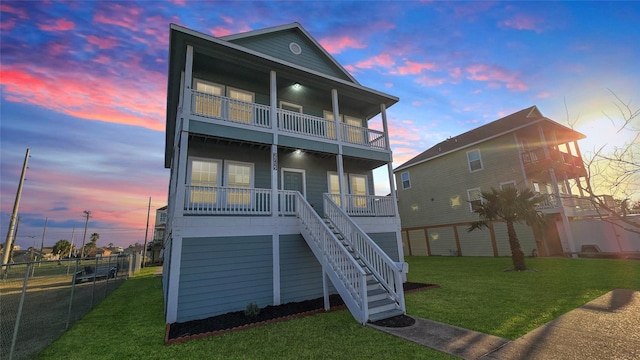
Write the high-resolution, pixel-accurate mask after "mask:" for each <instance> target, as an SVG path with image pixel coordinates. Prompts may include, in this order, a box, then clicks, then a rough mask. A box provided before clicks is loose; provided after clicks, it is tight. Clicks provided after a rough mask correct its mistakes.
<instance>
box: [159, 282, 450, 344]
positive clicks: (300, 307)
mask: <svg viewBox="0 0 640 360" xmlns="http://www.w3.org/2000/svg"><path fill="white" fill-rule="evenodd" d="M438 287H439V286H438V285H433V284H422V283H411V282H406V283H405V284H404V290H405V294H407V293H411V292H415V291H422V290H428V289H435V288H438ZM329 302H330V305H331V309H332V310H334V309H340V308H344V302H343V301H342V299H341V298H340V296H339V295H337V294H336V295H330V296H329ZM323 311H324V299H323V298H322V297H320V298H317V299H313V300H306V301H300V302H290V303H286V304H282V305H269V306H266V307H264V308H261V309H260V313H259V314H258V315H257V316H255V317H249V316H246V315H245V314H244V310H241V311H235V312H230V313H226V314H222V315H218V316H213V317H210V318H207V319H202V320H192V321H187V322H183V323H173V324H169V325H167V330H166V335H165V343H167V344H172V343H176V342H183V341H186V340H191V339H196V338H202V337H207V336H211V335H219V334H224V333H227V332H230V331H237V330H242V329H247V328H250V327H254V326H257V325H261V324H269V323H274V322H280V321H285V320H289V319H293V318H297V317H302V316H308V315H312V314H317V313H320V312H323ZM413 322H415V320H413V319H412V318H410V317H408V316H406V315H401V316H396V317H394V318H390V319H385V320H380V321H376V322H374V323H373V324H375V325H378V326H386V327H404V326H410V325H413Z"/></svg>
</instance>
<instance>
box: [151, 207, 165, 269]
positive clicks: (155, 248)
mask: <svg viewBox="0 0 640 360" xmlns="http://www.w3.org/2000/svg"><path fill="white" fill-rule="evenodd" d="M166 224H167V206H166V205H165V206H163V207H161V208H158V209H156V220H155V225H154V227H153V240H152V241H151V242H150V243H149V244H147V262H149V263H152V264H155V263H160V262H162V255H163V251H162V249H163V246H164V229H165V226H166Z"/></svg>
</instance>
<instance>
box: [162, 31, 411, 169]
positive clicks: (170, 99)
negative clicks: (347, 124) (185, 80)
mask: <svg viewBox="0 0 640 360" xmlns="http://www.w3.org/2000/svg"><path fill="white" fill-rule="evenodd" d="M169 29H170V30H169V54H168V56H169V61H168V67H169V69H168V76H167V112H166V130H165V161H164V165H165V168H169V167H170V166H171V154H172V152H173V145H174V144H173V142H174V137H175V129H176V119H177V114H178V104H179V102H180V96H181V94H180V84H181V80H182V79H181V76H182V71H183V70H184V68H185V62H186V49H187V45H191V46H193V47H194V51H195V52H200V51H201V52H203V53H206V54H208V55H211V54H213V55H214V56H217V57H224V58H225V59H226V60H227V61H230V62H234V61H239V60H242V61H243V62H244V63H245V64H246V63H251V64H255V66H261V67H266V68H268V69H272V70H276V71H286V72H288V73H289V74H293V75H292V76H300V77H305V78H306V79H309V80H310V81H311V82H316V83H321V82H325V83H330V84H331V86H332V87H333V88H335V89H337V90H338V91H339V92H341V93H343V94H348V95H349V96H350V97H352V98H355V99H362V100H363V104H364V103H365V100H366V104H367V107H368V108H367V109H366V111H368V112H369V113H368V115H370V116H371V117H373V116H374V115H375V114H377V113H379V112H380V104H384V105H385V106H386V107H387V108H389V107H391V106H392V105H393V104H395V103H397V102H398V101H399V99H398V98H397V97H395V96H392V95H389V94H385V93H383V92H381V91H378V90H375V89H371V88H368V87H366V86H362V85H360V84H359V83H358V82H357V81H355V80H354V79H353V77H352V76H351V75H350V74H349V73H348V72H347V71H346V70H345V69H344V68H343V67H342V66H340V65H339V64H338V63H337V62H336V61H335V59H334V58H333V57H332V56H331V55H329V54H328V53H327V52H326V50H324V49H323V48H322V46H320V44H318V42H317V41H315V40H314V39H313V38H312V37H311V36H310V35H309V34H308V33H307V32H306V31H305V30H304V29H302V27H301V26H300V24H298V23H293V24H289V25H282V26H278V27H273V28H268V29H264V30H257V31H251V32H247V33H243V34H238V35H230V36H226V37H219V38H217V37H213V36H211V35H208V34H204V33H201V32H198V31H195V30H191V29H188V28H185V27H183V26H180V25H176V24H170V26H169ZM291 30H293V31H295V32H297V33H298V34H300V36H302V37H303V38H304V39H306V40H307V41H308V42H309V43H310V44H312V45H313V48H314V49H315V48H316V47H317V49H315V50H316V53H317V54H322V56H323V57H324V58H326V61H327V63H331V64H332V66H333V67H332V68H333V69H336V72H335V73H334V74H331V73H327V72H323V71H319V70H317V69H314V68H312V67H308V66H306V64H305V63H294V62H291V61H287V60H286V59H283V58H282V57H277V56H274V55H273V54H271V53H270V52H268V51H266V52H261V51H257V50H254V49H252V48H250V47H247V46H243V45H248V46H251V45H250V44H245V43H244V42H242V41H241V40H243V39H247V38H251V37H260V36H261V35H265V34H272V33H277V32H280V31H291ZM234 41H236V42H242V43H243V45H239V44H236V43H234ZM253 45H255V44H253ZM336 75H339V76H336Z"/></svg>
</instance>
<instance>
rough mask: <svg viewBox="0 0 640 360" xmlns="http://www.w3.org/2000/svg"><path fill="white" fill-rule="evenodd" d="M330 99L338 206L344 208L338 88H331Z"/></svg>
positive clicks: (345, 201) (345, 190) (345, 191)
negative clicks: (334, 125) (335, 149)
mask: <svg viewBox="0 0 640 360" xmlns="http://www.w3.org/2000/svg"><path fill="white" fill-rule="evenodd" d="M331 100H332V103H333V120H334V121H335V124H336V136H337V140H338V156H337V159H336V160H337V165H336V166H337V168H338V184H339V185H340V207H341V208H342V209H343V210H344V209H346V204H347V197H346V193H347V188H346V186H345V185H346V184H345V183H344V163H343V161H342V127H341V126H340V111H339V107H338V90H336V89H331Z"/></svg>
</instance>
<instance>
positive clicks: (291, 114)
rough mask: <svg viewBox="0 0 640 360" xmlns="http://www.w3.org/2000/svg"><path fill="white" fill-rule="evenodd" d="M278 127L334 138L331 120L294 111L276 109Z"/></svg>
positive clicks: (288, 130)
mask: <svg viewBox="0 0 640 360" xmlns="http://www.w3.org/2000/svg"><path fill="white" fill-rule="evenodd" d="M278 119H279V123H278V129H280V130H282V131H284V132H289V133H294V134H301V135H308V136H313V137H319V138H324V139H331V140H335V139H336V132H335V130H333V131H332V128H334V127H335V126H334V125H333V121H329V120H326V119H323V118H320V117H317V116H312V115H307V114H303V113H299V112H295V111H289V110H284V109H278Z"/></svg>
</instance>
